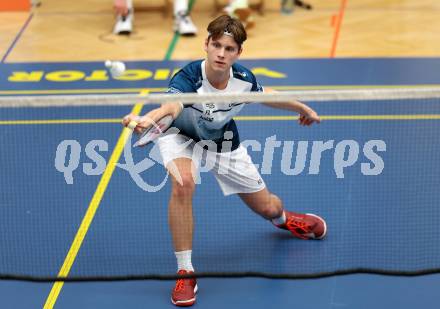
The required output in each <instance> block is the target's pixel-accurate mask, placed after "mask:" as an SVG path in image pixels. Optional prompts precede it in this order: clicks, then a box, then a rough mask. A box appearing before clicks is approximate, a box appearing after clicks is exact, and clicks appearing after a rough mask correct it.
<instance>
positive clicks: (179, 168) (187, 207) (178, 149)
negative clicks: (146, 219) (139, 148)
mask: <svg viewBox="0 0 440 309" xmlns="http://www.w3.org/2000/svg"><path fill="white" fill-rule="evenodd" d="M157 144H158V146H159V150H160V154H161V156H162V159H163V164H164V165H165V166H166V168H167V170H168V171H169V173H170V175H171V176H170V178H171V186H172V188H171V196H170V200H169V205H168V222H169V228H170V231H171V236H172V240H173V245H174V249H175V255H176V259H177V271H178V273H179V274H187V273H191V272H193V271H194V269H193V266H192V262H191V254H192V235H193V228H194V227H193V215H192V197H193V194H194V189H195V184H194V180H193V172H192V169H193V168H194V164H193V162H192V153H193V146H194V145H193V142H192V141H191V140H190V139H189V138H187V137H186V136H184V135H181V134H170V135H167V136H164V137H159V138H158V139H157ZM196 291H197V284H196V280H195V279H179V280H177V281H176V285H175V287H174V289H173V292H172V295H171V301H172V302H173V304H175V305H177V306H190V305H192V304H194V302H195V299H196V298H195V293H196Z"/></svg>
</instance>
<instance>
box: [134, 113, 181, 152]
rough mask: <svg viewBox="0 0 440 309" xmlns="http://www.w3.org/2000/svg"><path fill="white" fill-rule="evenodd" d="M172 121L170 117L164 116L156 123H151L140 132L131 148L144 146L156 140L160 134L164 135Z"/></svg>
mask: <svg viewBox="0 0 440 309" xmlns="http://www.w3.org/2000/svg"><path fill="white" fill-rule="evenodd" d="M173 121H174V119H173V117H172V116H171V115H166V116H164V117H162V118H161V119H159V120H158V121H157V122H156V123H153V125H152V126H151V127H149V128H148V129H146V130H145V131H144V132H142V134H141V136H140V137H139V139H138V141H137V142H136V143H134V145H133V147H142V146H145V145H147V144H149V143H151V142H152V141H154V140H155V139H156V138H158V137H159V136H160V135H162V133H164V132H165V131H166V130H168V128H169V127H170V126H171V124H172V123H173Z"/></svg>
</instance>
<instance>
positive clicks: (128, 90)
mask: <svg viewBox="0 0 440 309" xmlns="http://www.w3.org/2000/svg"><path fill="white" fill-rule="evenodd" d="M165 89H166V88H163V87H162V88H110V89H47V90H3V91H0V95H24V94H96V93H110V94H111V93H132V92H133V93H140V92H141V93H142V94H144V93H145V92H146V91H147V92H162V91H164V90H165Z"/></svg>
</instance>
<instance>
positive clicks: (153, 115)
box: [122, 102, 183, 133]
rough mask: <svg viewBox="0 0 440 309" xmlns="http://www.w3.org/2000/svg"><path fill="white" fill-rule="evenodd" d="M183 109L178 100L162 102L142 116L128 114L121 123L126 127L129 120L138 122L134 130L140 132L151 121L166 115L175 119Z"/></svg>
mask: <svg viewBox="0 0 440 309" xmlns="http://www.w3.org/2000/svg"><path fill="white" fill-rule="evenodd" d="M182 110H183V104H182V103H180V102H170V103H164V104H162V105H161V106H160V107H158V108H155V109H153V110H151V111H149V112H148V113H146V114H145V115H144V116H137V115H134V114H128V115H127V116H125V117H124V118H123V119H122V124H123V125H124V126H125V127H126V126H128V124H129V123H130V121H135V122H137V123H138V125H137V126H136V128H135V129H134V131H135V132H136V133H141V131H142V130H143V129H146V128H149V127H150V126H151V125H152V124H153V123H156V122H158V121H159V120H160V119H162V118H163V117H165V116H167V115H171V116H172V117H173V119H176V118H177V117H178V116H179V115H180V113H181V112H182Z"/></svg>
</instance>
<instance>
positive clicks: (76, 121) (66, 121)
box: [0, 118, 122, 125]
mask: <svg viewBox="0 0 440 309" xmlns="http://www.w3.org/2000/svg"><path fill="white" fill-rule="evenodd" d="M121 121H122V118H107V119H39V120H0V125H32V124H83V123H121Z"/></svg>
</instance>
